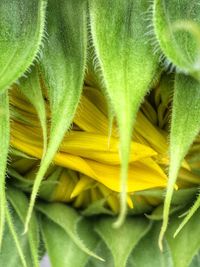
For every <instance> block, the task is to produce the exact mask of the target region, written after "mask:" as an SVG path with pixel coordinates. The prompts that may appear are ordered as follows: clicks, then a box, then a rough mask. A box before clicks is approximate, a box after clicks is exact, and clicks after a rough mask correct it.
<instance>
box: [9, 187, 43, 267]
mask: <svg viewBox="0 0 200 267" xmlns="http://www.w3.org/2000/svg"><path fill="white" fill-rule="evenodd" d="M6 194H7V198H8V200H9V201H10V203H11V205H12V206H13V208H14V210H15V212H16V214H17V215H18V217H19V219H20V221H21V223H22V225H23V224H24V223H25V219H26V212H27V210H28V204H29V203H28V199H27V197H26V196H25V194H24V193H23V192H21V191H20V190H18V189H16V188H14V187H10V186H9V187H8V189H7V191H6ZM14 225H15V224H14ZM19 234H22V232H21V233H19ZM27 240H28V244H27V246H29V248H30V254H31V259H32V266H33V267H39V259H38V248H39V242H40V240H39V227H38V223H37V218H36V214H35V213H34V212H33V214H32V217H31V221H30V227H29V231H28V232H27Z"/></svg>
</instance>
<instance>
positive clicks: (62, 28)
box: [25, 0, 87, 231]
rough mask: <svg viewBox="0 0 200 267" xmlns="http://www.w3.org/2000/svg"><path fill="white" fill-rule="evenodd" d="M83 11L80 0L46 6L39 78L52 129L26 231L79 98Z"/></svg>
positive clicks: (83, 61) (83, 47)
mask: <svg viewBox="0 0 200 267" xmlns="http://www.w3.org/2000/svg"><path fill="white" fill-rule="evenodd" d="M86 10H87V5H86V1H83V0H77V1H74V0H68V1H64V0H62V1H59V2H57V1H54V0H50V1H49V3H48V9H47V13H48V17H47V32H48V35H49V40H48V42H47V43H46V45H45V47H44V51H43V58H42V62H41V76H42V79H43V80H44V84H45V87H46V88H47V91H48V98H49V102H50V109H51V127H50V133H49V138H48V145H47V150H46V153H45V155H44V157H43V159H42V161H41V165H40V168H39V171H38V173H37V175H36V179H35V183H34V187H33V191H32V195H31V200H30V208H29V211H28V214H27V221H26V225H25V231H26V230H27V229H28V223H29V220H30V217H31V213H32V210H33V206H34V203H35V199H36V196H37V193H38V190H39V187H40V184H41V181H42V179H43V177H44V175H45V173H46V171H47V169H48V167H49V165H50V164H51V162H52V160H53V158H54V155H55V153H56V152H57V150H58V148H59V146H60V143H61V142H62V139H63V137H64V135H65V133H66V131H67V130H68V129H69V128H70V126H71V123H72V120H73V117H74V114H75V111H76V108H77V105H78V103H79V99H80V96H81V92H82V87H83V79H84V73H85V65H86V49H87V25H86V23H87V19H86Z"/></svg>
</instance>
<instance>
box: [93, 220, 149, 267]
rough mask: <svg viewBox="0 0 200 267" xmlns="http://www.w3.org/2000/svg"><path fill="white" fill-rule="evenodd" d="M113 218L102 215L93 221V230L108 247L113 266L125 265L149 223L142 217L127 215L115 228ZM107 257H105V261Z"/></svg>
mask: <svg viewBox="0 0 200 267" xmlns="http://www.w3.org/2000/svg"><path fill="white" fill-rule="evenodd" d="M114 220H115V219H114V218H110V217H103V218H101V219H99V220H98V222H96V223H95V230H96V232H97V233H98V235H99V236H100V238H101V239H102V240H103V241H104V242H105V244H106V246H107V247H108V248H109V250H110V252H111V254H112V257H113V262H114V266H115V267H126V263H127V260H128V257H129V255H130V254H131V252H132V251H133V249H134V247H135V246H136V244H137V243H138V242H139V240H140V239H141V238H142V237H143V236H144V235H145V234H146V233H147V232H148V231H149V229H150V226H151V223H150V221H149V220H147V219H145V218H144V217H143V218H141V217H130V216H128V217H127V218H126V220H125V222H124V224H123V225H122V226H121V227H119V228H117V229H115V228H113V227H112V224H113V222H114ZM107 260H108V259H105V262H107Z"/></svg>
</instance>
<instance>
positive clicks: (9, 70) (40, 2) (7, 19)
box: [0, 0, 46, 92]
mask: <svg viewBox="0 0 200 267" xmlns="http://www.w3.org/2000/svg"><path fill="white" fill-rule="evenodd" d="M45 7H46V0H32V1H29V0H9V1H7V0H1V3H0V18H1V20H0V51H1V53H0V92H2V91H3V90H5V89H7V88H8V87H9V86H10V85H11V84H12V83H13V82H15V81H16V80H17V79H18V78H19V77H20V76H21V75H23V74H24V72H25V71H26V70H27V69H28V67H29V66H30V65H31V63H32V62H33V60H34V59H35V57H36V55H37V53H38V49H39V47H40V45H41V42H42V38H43V36H44V24H45Z"/></svg>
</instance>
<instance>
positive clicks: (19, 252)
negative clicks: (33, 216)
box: [0, 209, 33, 267]
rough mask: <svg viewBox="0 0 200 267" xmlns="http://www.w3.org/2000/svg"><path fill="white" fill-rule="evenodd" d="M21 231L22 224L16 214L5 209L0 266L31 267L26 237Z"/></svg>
mask: <svg viewBox="0 0 200 267" xmlns="http://www.w3.org/2000/svg"><path fill="white" fill-rule="evenodd" d="M11 211H12V216H11ZM22 230H23V224H22V223H21V221H20V219H19V217H18V216H17V214H16V213H15V212H14V211H13V210H11V209H10V210H8V209H6V227H5V233H4V239H3V243H2V248H1V251H0V266H5V265H6V266H8V267H16V266H19V267H33V265H32V262H31V255H30V250H29V245H28V239H27V235H22Z"/></svg>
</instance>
